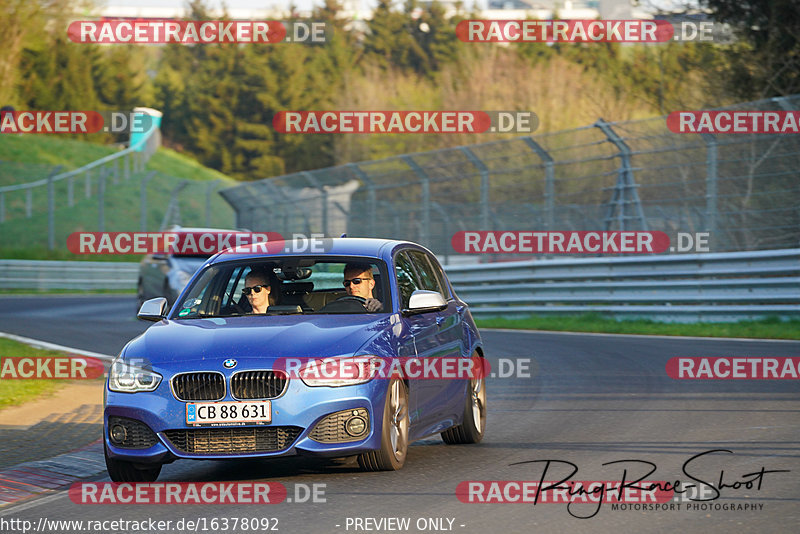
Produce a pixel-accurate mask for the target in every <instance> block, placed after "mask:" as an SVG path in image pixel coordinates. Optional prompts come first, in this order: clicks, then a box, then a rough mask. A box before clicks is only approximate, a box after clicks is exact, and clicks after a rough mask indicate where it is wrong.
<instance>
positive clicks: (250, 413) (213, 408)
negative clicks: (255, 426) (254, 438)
mask: <svg viewBox="0 0 800 534" xmlns="http://www.w3.org/2000/svg"><path fill="white" fill-rule="evenodd" d="M271 421H272V403H271V402H270V401H253V402H189V403H187V404H186V424H188V425H213V424H245V423H269V422H271Z"/></svg>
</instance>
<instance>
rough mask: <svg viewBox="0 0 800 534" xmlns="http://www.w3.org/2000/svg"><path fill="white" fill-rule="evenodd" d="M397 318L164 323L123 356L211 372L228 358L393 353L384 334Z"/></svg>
mask: <svg viewBox="0 0 800 534" xmlns="http://www.w3.org/2000/svg"><path fill="white" fill-rule="evenodd" d="M392 317H393V316H391V315H385V314H381V315H380V316H377V317H376V316H374V315H366V314H361V315H344V314H341V315H314V316H308V315H286V316H267V317H264V316H246V317H228V318H211V319H191V320H177V321H174V320H164V321H161V322H159V323H156V324H154V325H153V326H151V327H150V328H149V329H147V331H145V332H144V333H143V334H142V335H141V336H139V337H138V338H136V339H134V340H132V341H131V342H130V343H129V344H128V346H127V347H126V348H125V352H124V355H125V358H126V359H130V358H137V359H138V358H141V359H143V360H145V361H146V362H149V363H150V364H152V365H153V366H157V367H163V366H164V365H169V364H170V363H174V364H181V363H194V364H196V365H197V367H198V368H207V365H202V363H203V362H207V364H208V365H211V364H213V367H214V368H217V367H218V366H219V364H220V362H221V361H222V360H224V359H227V358H234V359H236V360H238V361H239V362H240V363H248V362H250V363H253V362H256V361H257V362H258V364H259V365H264V364H266V363H269V362H271V361H274V359H276V358H283V357H292V358H302V357H326V356H337V355H347V354H353V353H355V352H356V351H358V350H359V349H361V348H362V347H364V346H365V345H367V344H369V343H370V342H377V343H378V345H380V346H382V348H383V349H386V350H388V352H385V353H384V354H391V347H390V346H389V345H390V342H389V340H388V337H387V336H383V337H381V334H382V333H388V332H389V331H390V329H391V327H392V324H393V320H392ZM379 337H380V339H378V338H379ZM370 348H373V349H374V348H380V347H375V346H371V347H370ZM265 359H266V360H268V361H265ZM220 370H221V369H220Z"/></svg>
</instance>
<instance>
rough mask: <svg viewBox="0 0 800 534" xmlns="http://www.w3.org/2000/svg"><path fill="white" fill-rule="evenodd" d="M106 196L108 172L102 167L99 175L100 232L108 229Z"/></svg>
mask: <svg viewBox="0 0 800 534" xmlns="http://www.w3.org/2000/svg"><path fill="white" fill-rule="evenodd" d="M105 196H106V173H105V169H101V170H100V172H99V173H98V175H97V202H98V204H97V227H98V230H97V231H98V232H105V231H106V213H105V205H104V204H105Z"/></svg>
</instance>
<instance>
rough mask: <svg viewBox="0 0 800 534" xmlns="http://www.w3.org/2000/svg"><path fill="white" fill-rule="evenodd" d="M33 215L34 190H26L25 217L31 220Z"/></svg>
mask: <svg viewBox="0 0 800 534" xmlns="http://www.w3.org/2000/svg"><path fill="white" fill-rule="evenodd" d="M32 215H33V188H32V187H28V188H26V189H25V216H26V217H27V218H28V219H30V218H31V216H32Z"/></svg>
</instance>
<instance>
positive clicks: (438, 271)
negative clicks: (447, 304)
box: [425, 254, 452, 300]
mask: <svg viewBox="0 0 800 534" xmlns="http://www.w3.org/2000/svg"><path fill="white" fill-rule="evenodd" d="M425 257H426V258H428V261H429V262H430V264H431V267H432V268H433V273H434V274H435V275H436V279H437V280H438V281H439V285H440V286H441V288H442V295H443V296H444V298H445V300H447V299H450V298H452V295H451V294H450V289H449V286H448V284H447V277H446V276H445V275H444V270H443V269H442V266H441V265H440V264H439V262H438V261H437V260H436V258H434V257H431V255H430V254H426V255H425Z"/></svg>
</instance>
